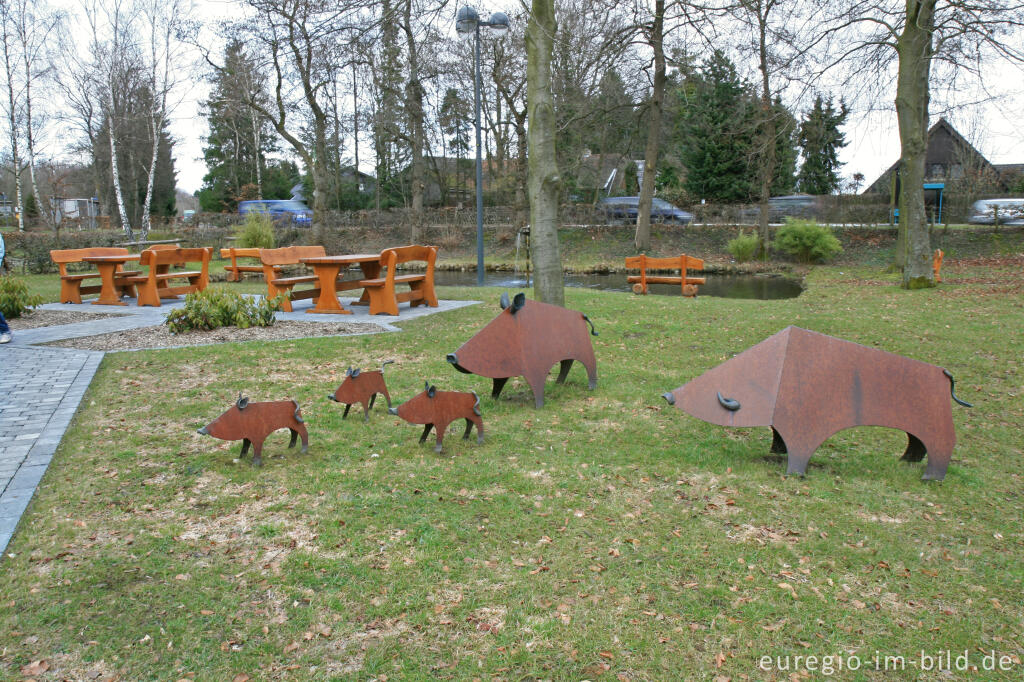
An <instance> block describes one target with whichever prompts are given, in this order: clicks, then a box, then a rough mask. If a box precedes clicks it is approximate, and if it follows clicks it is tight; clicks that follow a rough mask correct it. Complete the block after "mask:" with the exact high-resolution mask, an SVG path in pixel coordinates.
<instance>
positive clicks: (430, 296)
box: [409, 282, 437, 308]
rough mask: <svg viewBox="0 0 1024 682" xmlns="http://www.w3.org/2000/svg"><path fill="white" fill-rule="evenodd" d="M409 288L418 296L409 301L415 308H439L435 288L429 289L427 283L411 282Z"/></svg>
mask: <svg viewBox="0 0 1024 682" xmlns="http://www.w3.org/2000/svg"><path fill="white" fill-rule="evenodd" d="M409 288H410V289H412V291H413V292H414V293H415V294H416V297H415V298H413V299H412V300H411V301H409V305H410V306H411V307H413V308H415V307H416V306H418V305H427V306H430V307H431V308H436V307H437V296H435V295H434V288H433V287H428V286H427V283H426V282H410V283H409Z"/></svg>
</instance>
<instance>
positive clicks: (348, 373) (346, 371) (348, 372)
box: [345, 367, 352, 377]
mask: <svg viewBox="0 0 1024 682" xmlns="http://www.w3.org/2000/svg"><path fill="white" fill-rule="evenodd" d="M345 376H347V377H350V376H352V368H351V367H349V368H348V369H346V370H345Z"/></svg>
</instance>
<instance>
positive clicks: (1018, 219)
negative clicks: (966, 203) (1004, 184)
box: [967, 199, 1024, 225]
mask: <svg viewBox="0 0 1024 682" xmlns="http://www.w3.org/2000/svg"><path fill="white" fill-rule="evenodd" d="M997 215H998V216H999V224H1000V225H1024V199H980V200H978V201H975V202H974V203H973V204H971V215H970V216H969V217H968V218H967V222H969V223H971V224H972V225H995V223H996V216H997Z"/></svg>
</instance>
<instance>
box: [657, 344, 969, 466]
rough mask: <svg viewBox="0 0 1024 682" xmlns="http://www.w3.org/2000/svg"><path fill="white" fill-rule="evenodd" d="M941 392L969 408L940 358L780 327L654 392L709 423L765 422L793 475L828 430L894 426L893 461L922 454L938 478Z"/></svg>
mask: <svg viewBox="0 0 1024 682" xmlns="http://www.w3.org/2000/svg"><path fill="white" fill-rule="evenodd" d="M947 391H948V393H947ZM947 395H951V396H952V398H953V400H955V401H956V402H958V403H960V404H961V405H964V406H966V407H970V404H968V403H965V402H964V401H962V400H960V399H959V398H957V397H956V395H955V393H954V392H953V375H952V374H950V373H949V372H948V371H946V370H944V369H942V368H941V367H936V366H935V365H929V364H927V363H925V362H919V361H917V360H911V359H910V358H905V357H903V356H900V355H894V354H892V353H887V352H885V351H881V350H877V349H874V348H868V347H867V346H861V345H859V344H856V343H851V342H849V341H843V340H842V339H837V338H834V337H831V336H826V335H824V334H818V333H816V332H811V331H807V330H806V329H800V328H799V327H787V328H786V329H783V330H782V331H780V332H779V333H777V334H775V335H774V336H770V337H768V338H767V339H765V340H764V341H762V342H761V343H759V344H757V345H756V346H752V347H751V348H748V349H747V350H745V351H744V352H742V353H740V354H739V355H737V356H735V357H733V358H732V359H730V360H727V361H726V362H724V363H722V364H721V365H719V366H718V367H715V368H714V369H711V370H709V371H707V372H705V373H704V374H702V375H700V376H699V377H697V378H696V379H694V380H692V381H690V382H689V383H687V384H684V385H683V386H681V387H679V388H677V389H676V390H674V391H672V392H671V393H665V394H664V395H663V396H662V397H664V398H665V400H667V401H668V402H669V404H670V405H675V406H676V407H677V408H679V409H680V410H683V411H685V412H689V413H690V414H691V415H693V416H694V417H697V418H698V419H703V420H704V421H707V422H711V423H712V424H718V425H720V426H770V427H772V435H773V438H772V452H778V453H788V454H789V458H788V466H787V470H786V473H788V474H798V475H801V476H802V475H803V474H804V472H805V471H806V469H807V461H808V460H809V459H810V458H811V455H812V454H814V451H815V450H817V449H818V446H820V445H821V444H822V443H823V442H825V440H826V439H827V438H828V437H829V436H831V435H832V434H834V433H837V432H839V431H841V430H843V429H848V428H851V427H854V426H886V427H889V428H893V429H899V430H901V431H905V432H906V433H907V437H908V444H907V449H906V452H905V453H904V454H903V460H904V461H907V462H920V461H921V460H922V459H924V457H925V455H926V454H927V455H928V466H927V468H926V469H925V472H924V477H923V478H924V479H925V480H935V481H941V480H942V479H943V478H944V477H945V475H946V468H947V467H948V466H949V459H950V457H951V456H952V454H953V446H954V445H955V444H956V433H955V431H954V430H953V412H952V409H951V407H950V401H949V398H947V397H946V396H947Z"/></svg>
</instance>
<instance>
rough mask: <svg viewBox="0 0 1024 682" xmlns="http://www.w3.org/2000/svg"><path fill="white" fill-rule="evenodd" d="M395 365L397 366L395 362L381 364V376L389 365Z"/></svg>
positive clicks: (388, 361)
mask: <svg viewBox="0 0 1024 682" xmlns="http://www.w3.org/2000/svg"><path fill="white" fill-rule="evenodd" d="M393 364H395V361H394V360H385V361H384V362H382V363H380V373H381V375H383V374H384V368H385V367H387V366H388V365H393Z"/></svg>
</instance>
